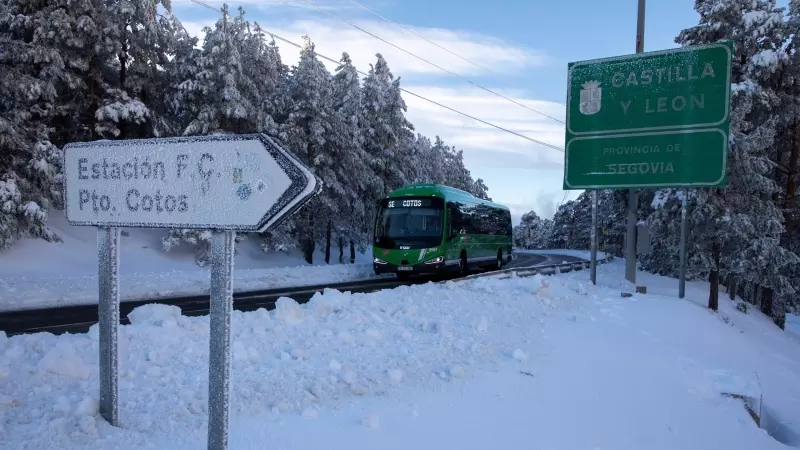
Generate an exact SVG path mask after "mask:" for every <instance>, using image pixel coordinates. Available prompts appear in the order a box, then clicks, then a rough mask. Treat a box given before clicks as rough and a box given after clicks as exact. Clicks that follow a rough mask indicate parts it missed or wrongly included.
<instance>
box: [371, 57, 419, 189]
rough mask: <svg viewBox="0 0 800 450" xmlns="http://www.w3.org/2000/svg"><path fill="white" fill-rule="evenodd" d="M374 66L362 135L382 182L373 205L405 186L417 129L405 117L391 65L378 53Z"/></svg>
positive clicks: (398, 81) (374, 169) (402, 102)
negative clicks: (380, 198) (406, 172)
mask: <svg viewBox="0 0 800 450" xmlns="http://www.w3.org/2000/svg"><path fill="white" fill-rule="evenodd" d="M376 57H377V58H378V60H377V62H376V63H375V64H374V65H370V71H369V74H368V75H367V77H366V78H365V79H364V87H363V91H362V92H363V101H362V107H363V112H362V118H363V123H362V127H361V128H362V133H363V134H364V149H365V150H366V151H367V153H368V154H369V159H370V166H371V168H372V170H373V171H374V172H375V173H376V174H377V175H378V176H379V177H380V179H381V180H382V184H383V187H382V189H381V191H379V192H376V193H375V194H376V195H374V196H373V198H371V199H365V200H366V201H369V202H370V203H374V202H375V201H377V199H378V198H379V197H380V196H383V195H386V194H388V193H389V192H390V191H391V190H393V189H397V188H398V187H400V186H402V185H403V184H405V183H406V181H407V179H406V174H405V173H404V168H405V167H410V166H412V165H410V164H407V162H410V161H409V159H410V158H409V157H408V155H409V153H410V149H411V144H412V142H413V130H414V127H413V125H411V123H410V122H408V120H406V118H405V111H406V105H405V102H404V101H403V99H402V97H401V95H400V89H399V88H400V80H399V79H395V78H394V75H392V72H391V71H390V70H389V65H388V64H387V63H386V60H385V59H383V56H382V55H381V54H380V53H378V54H377V55H376Z"/></svg>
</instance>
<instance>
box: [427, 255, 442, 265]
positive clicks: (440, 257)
mask: <svg viewBox="0 0 800 450" xmlns="http://www.w3.org/2000/svg"><path fill="white" fill-rule="evenodd" d="M441 262H444V256H438V257H436V258H433V259H429V260H427V261H425V264H439V263H441Z"/></svg>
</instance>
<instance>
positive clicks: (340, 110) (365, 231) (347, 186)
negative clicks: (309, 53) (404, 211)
mask: <svg viewBox="0 0 800 450" xmlns="http://www.w3.org/2000/svg"><path fill="white" fill-rule="evenodd" d="M332 83H333V108H334V110H335V111H336V116H335V121H334V123H333V125H334V139H335V146H336V147H337V150H338V156H336V157H335V158H334V164H335V169H334V170H335V171H336V173H338V174H339V175H338V178H339V179H340V180H341V189H340V191H339V192H338V193H337V195H336V204H337V209H338V213H337V214H336V217H335V218H334V220H333V227H334V228H335V231H336V235H337V237H338V238H340V240H339V252H340V262H343V261H342V260H343V256H344V248H343V247H344V245H345V243H347V245H349V246H350V248H351V258H350V262H351V263H354V262H355V261H354V258H355V254H354V253H355V249H356V248H358V249H359V250H362V251H363V250H364V249H365V247H366V245H367V243H368V242H369V231H370V227H369V224H370V220H369V218H370V217H373V214H374V207H373V206H372V204H371V203H367V202H365V201H364V199H367V198H371V197H372V196H373V195H374V193H375V192H377V191H378V190H379V189H381V187H382V186H381V181H380V179H379V178H378V177H377V176H376V174H375V173H374V172H373V171H372V169H371V167H370V164H369V162H370V160H369V155H368V154H367V153H366V152H365V151H364V137H363V135H362V134H361V128H360V127H361V123H362V120H363V119H362V114H363V106H362V92H361V85H360V82H359V76H358V71H357V70H356V68H355V66H353V63H352V61H351V59H350V55H348V54H347V53H343V54H342V58H341V60H340V64H339V66H338V67H337V68H336V73H335V74H334V75H333V81H332Z"/></svg>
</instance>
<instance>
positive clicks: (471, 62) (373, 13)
mask: <svg viewBox="0 0 800 450" xmlns="http://www.w3.org/2000/svg"><path fill="white" fill-rule="evenodd" d="M350 3H352V4H354V5H356V6H358V7H359V8H361V9H363V10H364V11H367V12H368V13H370V14H372V15H373V16H375V17H378V18H380V19H383V20H385V21H386V22H389V23H391V24H393V25H396V26H398V27H400V28H402V29H404V30H405V31H408V32H409V33H411V34H413V35H414V36H416V37H418V38H420V39H423V40H425V41H427V42H428V43H430V44H432V45H435V46H437V47H439V48H440V49H442V50H444V51H446V52H447V53H450V54H451V55H453V56H455V57H458V58H461V59H462V60H464V61H466V62H468V63H470V64H472V65H473V66H476V67H480V68H481V69H483V70H486V71H489V72H492V71H493V70H492V69H491V68H489V67H486V66H483V65H481V64H478V63H476V62H474V61H472V60H469V59H467V58H464V57H463V56H461V55H459V54H457V53H455V52H452V51H450V50H448V49H446V48H444V47H442V46H441V45H439V44H437V43H436V42H433V41H432V40H430V39H428V38H426V37H425V36H422V35H421V34H419V33H417V32H416V31H414V30H411V29H409V28H406V27H404V26H402V25H400V24H399V23H397V22H394V21H392V20H391V19H387V18H386V17H383V16H382V15H380V14H378V13H377V12H375V11H373V10H371V9H369V8H367V7H366V6H364V5H362V4H360V3H358V2H356V1H355V0H350Z"/></svg>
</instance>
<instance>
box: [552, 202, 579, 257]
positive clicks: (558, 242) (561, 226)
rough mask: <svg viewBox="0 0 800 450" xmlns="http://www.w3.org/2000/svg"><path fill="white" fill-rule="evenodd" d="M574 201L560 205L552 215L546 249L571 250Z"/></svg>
mask: <svg viewBox="0 0 800 450" xmlns="http://www.w3.org/2000/svg"><path fill="white" fill-rule="evenodd" d="M574 206H575V201H574V200H570V201H568V202H566V203H562V204H561V205H560V206H559V207H558V209H557V210H556V213H555V214H554V215H553V227H552V229H551V232H550V237H549V239H548V242H547V248H567V249H569V248H573V247H572V243H571V242H570V240H569V239H570V236H572V235H573V232H572V218H573V216H574V213H575V212H574Z"/></svg>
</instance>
